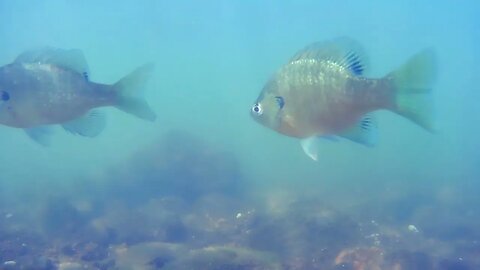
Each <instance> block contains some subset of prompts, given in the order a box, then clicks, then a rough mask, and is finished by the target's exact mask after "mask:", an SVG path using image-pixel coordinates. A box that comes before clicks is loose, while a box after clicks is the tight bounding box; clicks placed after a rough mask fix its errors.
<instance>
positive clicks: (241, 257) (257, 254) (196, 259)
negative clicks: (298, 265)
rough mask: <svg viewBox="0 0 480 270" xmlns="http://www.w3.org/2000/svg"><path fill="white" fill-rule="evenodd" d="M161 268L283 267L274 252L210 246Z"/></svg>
mask: <svg viewBox="0 0 480 270" xmlns="http://www.w3.org/2000/svg"><path fill="white" fill-rule="evenodd" d="M161 269H162V270H174V269H209V270H264V269H268V270H277V269H282V266H281V264H280V262H279V261H278V258H277V257H276V256H274V255H273V254H272V253H268V252H261V251H258V250H251V249H246V248H237V247H228V246H210V247H206V248H202V249H196V250H192V251H190V252H189V253H188V254H185V256H182V257H179V258H178V259H177V260H175V261H172V262H171V263H170V264H167V265H165V266H164V267H163V268H161Z"/></svg>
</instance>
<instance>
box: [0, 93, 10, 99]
mask: <svg viewBox="0 0 480 270" xmlns="http://www.w3.org/2000/svg"><path fill="white" fill-rule="evenodd" d="M1 98H2V100H3V101H7V100H9V99H10V95H9V94H8V93H7V92H5V91H2V92H1Z"/></svg>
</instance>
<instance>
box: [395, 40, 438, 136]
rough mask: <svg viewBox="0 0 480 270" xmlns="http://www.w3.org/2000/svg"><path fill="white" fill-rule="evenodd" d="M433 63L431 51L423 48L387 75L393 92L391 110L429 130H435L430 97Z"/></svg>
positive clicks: (434, 65)
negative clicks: (392, 107) (393, 100)
mask: <svg viewBox="0 0 480 270" xmlns="http://www.w3.org/2000/svg"><path fill="white" fill-rule="evenodd" d="M435 62H436V61H435V52H434V51H433V49H426V50H424V51H421V52H420V53H417V54H416V55H414V56H413V57H412V58H410V60H409V61H408V62H407V63H405V64H404V65H403V66H402V67H400V68H399V69H398V70H396V71H394V72H392V73H390V74H389V75H388V77H389V78H390V79H392V80H393V87H394V91H395V106H394V109H393V110H394V111H395V112H396V113H398V114H400V115H402V116H404V117H406V118H408V119H410V120H411V121H413V122H414V123H416V124H418V125H420V126H421V127H423V128H425V129H426V130H428V131H433V130H434V128H433V123H432V107H433V106H432V105H433V104H432V103H433V102H432V98H431V95H430V94H431V92H432V84H433V82H434V79H435V75H436V74H435V73H436V72H435V71H436V63H435Z"/></svg>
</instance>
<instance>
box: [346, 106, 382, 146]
mask: <svg viewBox="0 0 480 270" xmlns="http://www.w3.org/2000/svg"><path fill="white" fill-rule="evenodd" d="M339 136H340V137H343V138H345V139H349V140H351V141H353V142H356V143H359V144H363V145H365V146H368V147H373V146H375V145H376V144H377V141H378V124H377V121H376V119H375V118H374V117H373V116H372V115H370V114H367V115H365V116H364V117H363V118H362V119H361V120H360V121H359V122H358V123H357V124H355V125H354V126H353V127H351V128H350V129H348V130H347V131H346V132H344V133H342V134H339Z"/></svg>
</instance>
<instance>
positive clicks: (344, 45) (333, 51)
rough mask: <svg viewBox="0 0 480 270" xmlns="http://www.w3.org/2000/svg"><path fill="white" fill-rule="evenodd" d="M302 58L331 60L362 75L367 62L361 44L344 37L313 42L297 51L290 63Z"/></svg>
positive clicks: (355, 73)
mask: <svg viewBox="0 0 480 270" xmlns="http://www.w3.org/2000/svg"><path fill="white" fill-rule="evenodd" d="M303 59H307V60H311V59H314V60H326V61H333V62H336V63H338V64H340V65H342V66H344V67H345V68H347V69H348V70H350V71H351V72H352V74H354V75H362V74H363V73H364V71H365V67H366V63H367V57H366V54H365V52H364V49H363V48H362V46H361V45H360V44H359V43H358V42H356V41H354V40H352V39H350V38H346V37H342V38H337V39H334V40H330V41H325V42H316V43H313V44H311V45H309V46H307V47H305V48H304V49H302V50H300V51H298V52H297V53H296V54H295V55H294V56H293V57H292V58H291V59H290V63H294V62H296V61H299V60H303Z"/></svg>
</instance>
